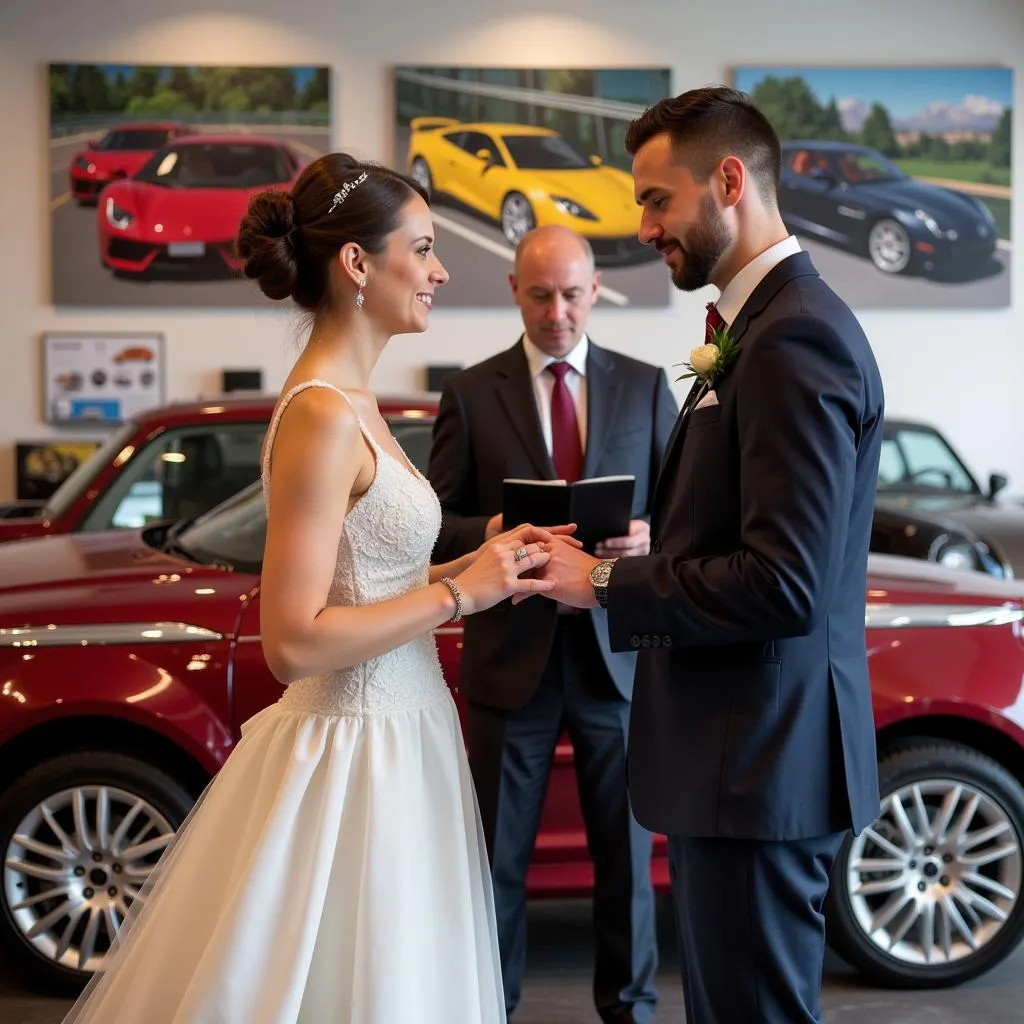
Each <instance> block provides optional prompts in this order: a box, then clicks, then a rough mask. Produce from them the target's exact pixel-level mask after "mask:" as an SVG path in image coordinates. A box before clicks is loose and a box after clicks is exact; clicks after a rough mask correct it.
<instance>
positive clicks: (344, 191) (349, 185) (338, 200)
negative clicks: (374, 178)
mask: <svg viewBox="0 0 1024 1024" xmlns="http://www.w3.org/2000/svg"><path fill="white" fill-rule="evenodd" d="M364 181H366V171H363V173H362V174H360V175H359V177H358V178H354V179H353V180H352V181H346V182H345V184H344V185H342V186H341V188H340V189H339V190H338V191H337V192H335V193H334V201H333V202H332V203H331V208H330V209H329V210H328V211H327V212H328V214H331V213H334V208H335V207H336V206H340V205H341V204H342V203H343V202H345V200H346V199H347V198H348V194H349V192H351V191H352V189H354V188H355V187H356V185H361V184H362V183H363V182H364Z"/></svg>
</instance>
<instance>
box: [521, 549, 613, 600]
mask: <svg viewBox="0 0 1024 1024" xmlns="http://www.w3.org/2000/svg"><path fill="white" fill-rule="evenodd" d="M544 550H545V551H548V552H550V555H551V557H550V558H549V559H548V562H547V565H542V566H540V567H539V568H538V569H535V570H534V575H535V576H536V577H537V578H538V579H542V580H554V581H555V588H554V590H548V591H545V592H544V596H545V597H549V598H551V599H552V600H553V601H560V602H561V603H562V604H568V605H572V607H573V608H596V607H597V598H596V597H595V596H594V588H593V587H592V586H591V585H590V570H591V569H593V568H594V566H595V565H597V563H598V562H600V561H601V559H600V558H595V557H594V556H593V555H588V554H587V553H586V552H585V551H581V550H580V549H579V548H575V547H573V546H571V545H570V544H565V543H562V541H561V540H556V541H555V542H554V543H553V544H545V545H544ZM528 596H529V595H528V594H516V595H515V596H514V597H513V598H512V603H513V604H519V602H520V601H521V600H525V599H526V598H527V597H528Z"/></svg>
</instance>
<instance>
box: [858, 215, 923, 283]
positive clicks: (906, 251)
mask: <svg viewBox="0 0 1024 1024" xmlns="http://www.w3.org/2000/svg"><path fill="white" fill-rule="evenodd" d="M913 255H914V249H913V243H912V242H911V241H910V234H909V232H908V231H907V229H906V228H905V227H904V226H903V225H902V224H900V222H899V221H896V220H892V219H891V218H889V217H883V218H882V219H881V220H877V221H875V223H874V224H872V225H871V230H870V231H869V232H868V258H869V259H870V260H871V262H872V263H873V264H874V265H875V267H876V268H877V269H878V270H881V271H882V273H883V274H902V273H904V272H905V271H906V270H907V269H909V267H910V261H911V259H912V257H913Z"/></svg>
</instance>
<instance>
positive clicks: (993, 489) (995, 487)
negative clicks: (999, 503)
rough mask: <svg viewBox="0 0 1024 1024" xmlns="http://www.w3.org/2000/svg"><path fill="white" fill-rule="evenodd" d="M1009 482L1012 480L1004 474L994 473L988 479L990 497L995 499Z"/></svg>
mask: <svg viewBox="0 0 1024 1024" xmlns="http://www.w3.org/2000/svg"><path fill="white" fill-rule="evenodd" d="M1009 482H1010V478H1009V477H1007V476H1004V475H1003V474H1002V473H992V474H991V475H990V476H989V478H988V496H989V497H990V498H994V497H995V496H996V495H997V494H998V493H999V492H1000V491H1001V490H1002V489H1003V488H1004V487H1005V486H1006V485H1007V484H1008V483H1009Z"/></svg>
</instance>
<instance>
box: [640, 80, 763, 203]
mask: <svg viewBox="0 0 1024 1024" xmlns="http://www.w3.org/2000/svg"><path fill="white" fill-rule="evenodd" d="M662 134H668V135H669V137H670V138H671V139H672V143H673V148H674V149H677V150H678V149H681V148H682V147H685V149H686V156H685V164H686V166H687V167H688V168H689V169H690V171H691V172H692V174H693V176H694V178H696V179H697V181H701V182H703V181H707V179H708V178H709V177H710V176H711V173H712V172H713V171H714V169H715V168H716V167H717V166H718V165H719V163H721V161H722V160H723V159H724V158H725V157H727V156H737V157H739V158H740V159H741V160H742V161H743V164H744V166H745V167H746V168H747V171H748V172H749V173H750V175H751V177H752V178H753V179H754V183H755V185H756V187H757V191H758V193H759V194H760V196H761V198H762V199H763V200H764V201H765V202H766V203H768V204H769V205H771V206H773V207H777V206H778V189H779V174H780V171H781V167H782V151H781V148H780V146H779V137H778V135H777V134H776V133H775V129H774V128H773V127H772V125H771V122H770V121H769V120H768V118H767V117H765V116H764V114H762V113H761V111H760V110H758V108H757V107H756V106H754V104H753V102H752V101H751V99H750V97H749V96H747V95H746V93H742V92H739V91H738V90H736V89H730V88H728V87H727V86H724V85H721V86H706V87H705V88H702V89H691V90H690V91H689V92H684V93H681V94H680V95H678V96H674V97H671V98H667V99H663V100H660V101H659V102H658V103H656V104H655V105H654V106H653V107H649V108H648V109H647V110H645V111H644V112H643V113H642V114H641V115H640V116H639V117H638V118H636V119H635V120H634V121H632V122H630V125H629V127H628V128H627V129H626V151H627V152H628V153H629V154H630V155H631V156H632V155H635V154H636V151H637V150H638V149H639V148H640V147H641V146H642V145H643V144H644V143H645V142H648V141H650V140H651V139H652V138H654V136H655V135H662Z"/></svg>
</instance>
